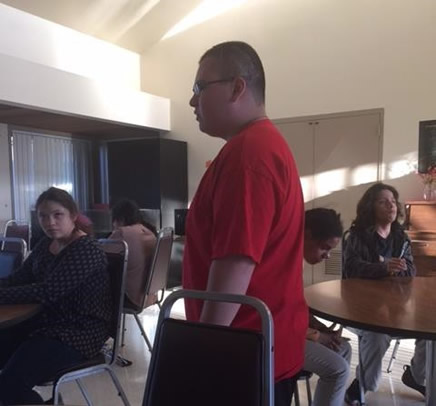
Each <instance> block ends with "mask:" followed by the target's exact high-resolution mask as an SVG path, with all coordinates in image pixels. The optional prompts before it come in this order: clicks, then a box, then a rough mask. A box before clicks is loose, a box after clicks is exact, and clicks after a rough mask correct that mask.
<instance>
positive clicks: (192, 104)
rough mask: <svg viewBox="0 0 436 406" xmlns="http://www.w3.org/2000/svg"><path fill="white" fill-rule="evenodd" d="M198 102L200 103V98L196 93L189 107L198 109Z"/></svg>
mask: <svg viewBox="0 0 436 406" xmlns="http://www.w3.org/2000/svg"><path fill="white" fill-rule="evenodd" d="M197 101H198V96H197V95H196V94H195V93H194V94H193V95H192V97H191V99H190V100H189V105H190V106H191V107H196V106H197Z"/></svg>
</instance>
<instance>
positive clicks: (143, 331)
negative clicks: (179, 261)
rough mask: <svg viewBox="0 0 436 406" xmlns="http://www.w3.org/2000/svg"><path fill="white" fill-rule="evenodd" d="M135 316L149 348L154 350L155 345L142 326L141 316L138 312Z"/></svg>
mask: <svg viewBox="0 0 436 406" xmlns="http://www.w3.org/2000/svg"><path fill="white" fill-rule="evenodd" d="M133 316H134V317H135V320H136V323H137V324H138V327H139V329H140V330H141V334H142V336H143V337H144V340H145V343H146V344H147V347H148V350H149V351H150V352H152V351H153V346H152V345H151V343H150V340H149V339H148V337H147V334H145V330H144V327H142V324H141V320H139V317H138V315H137V314H136V313H135V314H134V315H133Z"/></svg>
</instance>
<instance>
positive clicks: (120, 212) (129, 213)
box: [112, 199, 157, 235]
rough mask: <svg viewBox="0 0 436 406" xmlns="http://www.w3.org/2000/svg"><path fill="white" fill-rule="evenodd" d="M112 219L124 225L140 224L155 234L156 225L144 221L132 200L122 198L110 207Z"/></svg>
mask: <svg viewBox="0 0 436 406" xmlns="http://www.w3.org/2000/svg"><path fill="white" fill-rule="evenodd" d="M112 221H118V222H120V223H122V224H124V225H125V226H132V225H134V224H142V225H143V226H145V227H147V228H148V229H149V230H150V231H152V232H153V234H155V235H156V234H157V230H156V227H154V226H153V225H151V224H150V223H148V222H146V221H145V220H144V218H143V217H142V214H141V212H140V211H139V206H138V205H137V203H136V202H135V201H133V200H129V199H123V200H120V201H119V202H117V203H116V204H115V205H114V206H113V207H112Z"/></svg>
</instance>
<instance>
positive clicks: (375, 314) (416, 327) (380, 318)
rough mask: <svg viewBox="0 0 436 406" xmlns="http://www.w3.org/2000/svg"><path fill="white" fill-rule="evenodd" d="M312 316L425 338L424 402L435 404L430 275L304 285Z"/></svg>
mask: <svg viewBox="0 0 436 406" xmlns="http://www.w3.org/2000/svg"><path fill="white" fill-rule="evenodd" d="M304 293H305V297H306V301H307V304H308V306H309V308H310V310H311V311H312V313H313V314H315V315H316V316H320V317H323V318H325V319H327V320H332V321H334V322H338V323H341V324H344V325H346V326H349V327H356V328H361V329H364V330H370V331H375V332H378V333H384V334H390V335H393V336H400V337H404V338H421V339H425V340H427V347H426V349H427V352H426V360H427V361H426V386H427V391H426V392H427V398H426V405H428V406H430V405H432V406H434V405H436V382H434V378H435V377H436V374H435V365H436V342H435V341H434V340H436V278H435V277H428V278H425V277H416V278H388V279H383V280H369V279H346V280H333V281H328V282H322V283H318V284H315V285H311V286H308V287H307V288H305V291H304Z"/></svg>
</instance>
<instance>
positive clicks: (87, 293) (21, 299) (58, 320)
mask: <svg viewBox="0 0 436 406" xmlns="http://www.w3.org/2000/svg"><path fill="white" fill-rule="evenodd" d="M51 242H52V240H51V239H49V238H44V239H43V240H42V241H41V242H40V243H39V244H38V245H37V246H36V247H35V249H34V250H33V251H32V253H31V254H30V255H29V257H28V258H27V259H26V261H25V262H24V263H23V265H22V266H21V268H19V269H18V270H17V271H16V272H14V273H13V274H12V275H10V276H9V277H7V278H4V279H0V304H12V303H41V304H42V305H43V311H42V312H41V313H40V314H39V315H38V316H37V320H36V321H37V328H36V329H35V331H34V332H33V333H32V335H40V336H44V337H50V338H54V339H58V340H59V341H61V342H63V343H65V344H66V345H69V346H71V347H73V348H75V349H77V350H78V351H79V352H81V353H82V354H83V355H84V356H85V357H86V358H91V357H94V356H95V355H97V353H98V352H99V351H100V349H101V348H102V346H103V344H104V343H105V341H106V340H107V338H108V336H109V333H108V332H109V325H110V318H111V299H110V289H109V275H108V273H107V259H106V255H105V253H104V252H103V251H102V250H101V249H100V248H99V247H98V246H97V244H96V243H95V242H94V241H92V240H91V239H90V238H88V237H86V236H84V237H81V238H79V239H77V240H75V241H73V242H72V243H71V244H69V245H68V246H67V247H65V248H64V249H63V250H62V251H61V252H60V253H59V254H58V255H53V254H52V253H51V252H50V251H49V246H50V243H51Z"/></svg>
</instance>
